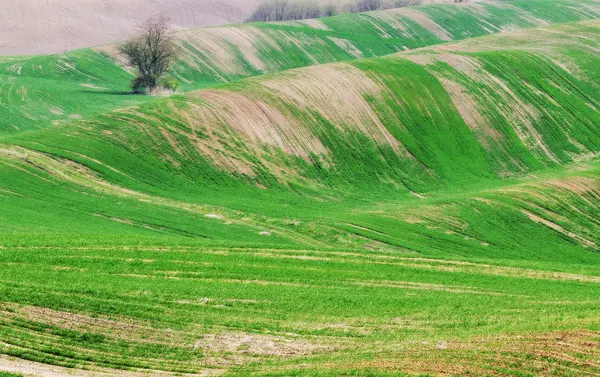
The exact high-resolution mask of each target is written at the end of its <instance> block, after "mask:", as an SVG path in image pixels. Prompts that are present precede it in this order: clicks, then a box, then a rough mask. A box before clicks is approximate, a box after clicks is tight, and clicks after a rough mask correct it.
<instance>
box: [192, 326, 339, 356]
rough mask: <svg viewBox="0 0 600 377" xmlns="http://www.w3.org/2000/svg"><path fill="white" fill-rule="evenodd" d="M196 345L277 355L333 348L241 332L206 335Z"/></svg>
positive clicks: (220, 351)
mask: <svg viewBox="0 0 600 377" xmlns="http://www.w3.org/2000/svg"><path fill="white" fill-rule="evenodd" d="M195 347H196V348H201V349H203V350H205V351H206V352H210V353H218V354H223V353H226V352H231V353H238V354H247V355H257V356H277V357H293V356H304V355H310V354H312V353H315V352H318V351H324V350H329V349H331V348H330V347H327V346H323V345H317V344H312V343H309V342H308V341H305V340H301V339H295V338H284V337H280V336H272V335H261V334H249V333H241V332H240V333H225V334H219V335H217V334H209V335H205V336H204V337H203V338H202V339H200V340H198V342H196V345H195Z"/></svg>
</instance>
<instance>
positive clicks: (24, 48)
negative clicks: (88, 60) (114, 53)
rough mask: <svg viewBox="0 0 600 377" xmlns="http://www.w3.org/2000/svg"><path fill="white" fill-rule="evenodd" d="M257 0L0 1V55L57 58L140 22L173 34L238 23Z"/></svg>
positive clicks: (123, 34)
mask: <svg viewBox="0 0 600 377" xmlns="http://www.w3.org/2000/svg"><path fill="white" fill-rule="evenodd" d="M259 1H260V0H0V20H2V22H0V55H33V54H44V53H57V52H62V51H65V50H74V49H78V48H83V47H90V46H96V45H101V44H105V43H110V42H116V41H119V40H123V39H126V38H128V37H129V36H130V35H131V34H132V33H133V32H134V31H135V25H136V24H137V23H139V22H140V21H142V20H144V19H146V18H148V17H150V16H153V15H156V14H159V13H161V14H165V15H167V16H168V17H171V19H172V22H173V26H174V28H175V29H188V28H194V27H202V26H214V25H223V24H228V23H236V22H242V21H243V20H244V19H246V18H247V17H248V15H249V14H250V13H251V12H252V11H253V10H254V8H255V7H256V5H257V4H258V3H259Z"/></svg>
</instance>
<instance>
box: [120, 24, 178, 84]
mask: <svg viewBox="0 0 600 377" xmlns="http://www.w3.org/2000/svg"><path fill="white" fill-rule="evenodd" d="M138 29H139V33H138V35H137V36H135V37H133V38H132V39H130V40H128V41H126V42H123V43H122V44H121V45H120V46H119V51H120V52H121V53H123V54H124V55H125V56H126V57H127V63H128V65H129V66H131V67H132V68H134V69H135V70H137V77H136V78H135V79H134V80H133V81H132V82H131V88H132V89H133V91H135V92H138V93H139V92H143V91H144V90H148V91H153V90H155V89H156V88H157V87H158V86H159V84H160V80H161V78H162V77H163V76H164V75H165V73H167V71H168V70H169V68H170V67H171V65H172V64H173V61H174V60H175V58H176V57H177V47H176V45H175V42H174V40H173V33H172V31H171V27H170V19H169V18H167V17H165V16H155V17H152V18H149V19H148V20H146V21H145V22H144V23H142V24H141V25H140V26H139V27H138Z"/></svg>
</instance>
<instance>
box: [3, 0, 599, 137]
mask: <svg viewBox="0 0 600 377" xmlns="http://www.w3.org/2000/svg"><path fill="white" fill-rule="evenodd" d="M599 16H600V7H599V6H598V4H597V2H595V1H594V0H584V1H573V0H557V1H552V2H547V1H544V0H527V1H516V2H510V3H508V2H507V3H473V4H446V5H444V4H432V5H427V6H420V7H411V8H402V9H398V10H390V11H380V12H371V13H365V14H351V15H341V16H337V17H331V18H326V19H322V20H312V21H306V22H296V23H267V24H260V23H259V24H244V25H234V26H228V27H217V28H206V29H198V30H191V31H186V32H181V33H179V34H178V37H179V39H180V44H181V47H182V51H183V58H182V59H181V62H180V64H179V65H178V66H177V67H176V69H175V71H176V76H177V77H178V78H179V79H180V80H181V81H182V83H183V89H184V90H186V91H188V90H193V89H198V88H202V87H206V86H210V85H214V84H217V83H223V82H230V81H235V80H238V79H240V78H243V77H249V76H255V75H261V74H263V73H274V72H279V71H282V70H286V69H291V68H298V67H304V66H309V65H314V64H318V63H330V62H336V61H344V60H351V59H356V58H366V57H376V56H382V55H387V54H391V53H394V52H397V51H403V50H406V49H413V48H417V47H423V46H428V45H433V44H439V43H442V42H446V41H450V40H461V39H465V38H470V37H476V36H482V35H487V34H493V33H498V32H506V31H511V30H513V31H514V30H519V29H523V28H529V27H535V26H540V25H548V24H554V23H561V22H570V21H579V20H585V19H593V18H597V17H599ZM115 58H118V57H117V54H116V52H115V47H114V46H104V47H99V48H94V49H85V50H80V51H75V52H66V53H64V54H58V55H49V56H34V57H2V58H0V84H1V86H0V91H1V92H0V101H1V102H0V117H1V118H2V119H3V121H2V123H1V124H0V133H15V132H19V131H20V130H28V129H34V128H40V127H46V126H50V125H52V124H55V123H64V122H68V121H70V120H72V119H76V118H81V117H87V116H89V115H93V114H98V113H102V112H105V111H107V110H111V109H116V108H120V107H125V106H129V105H137V104H140V103H144V102H146V101H147V98H145V97H141V96H140V97H130V96H124V95H123V94H124V93H125V92H126V91H127V83H128V82H129V80H130V78H131V75H130V74H129V73H127V72H126V71H124V70H123V69H122V68H121V67H120V65H119V64H118V60H116V59H115Z"/></svg>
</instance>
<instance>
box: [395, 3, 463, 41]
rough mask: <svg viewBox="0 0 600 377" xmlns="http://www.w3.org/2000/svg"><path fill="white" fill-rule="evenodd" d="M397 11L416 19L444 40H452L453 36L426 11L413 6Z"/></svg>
mask: <svg viewBox="0 0 600 377" xmlns="http://www.w3.org/2000/svg"><path fill="white" fill-rule="evenodd" d="M396 12H397V13H398V14H400V15H402V16H405V17H408V18H410V19H411V20H413V21H415V22H416V23H417V24H419V25H421V26H422V27H424V28H425V29H427V30H429V31H430V32H431V33H432V34H434V35H435V36H436V37H438V38H439V39H441V40H442V41H450V40H452V36H451V35H450V34H449V33H448V32H447V31H446V30H444V28H442V27H441V26H440V25H438V24H436V23H435V22H434V21H433V20H432V19H431V18H429V16H427V15H426V14H425V13H421V12H419V11H417V10H415V9H413V8H401V9H398V10H396Z"/></svg>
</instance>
